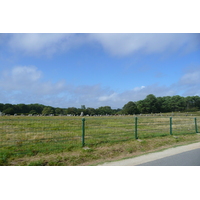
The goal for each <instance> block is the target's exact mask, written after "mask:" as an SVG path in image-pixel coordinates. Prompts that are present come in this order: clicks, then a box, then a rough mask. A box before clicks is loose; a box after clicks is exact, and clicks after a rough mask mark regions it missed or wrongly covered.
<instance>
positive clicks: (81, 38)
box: [0, 33, 200, 109]
mask: <svg viewBox="0 0 200 200" xmlns="http://www.w3.org/2000/svg"><path fill="white" fill-rule="evenodd" d="M148 94H154V95H155V96H156V97H160V96H173V95H181V96H194V95H200V34H198V33H186V34H184V33H171V34H170V33H143V34H140V33H127V34H126V33H99V34H98V33H83V34H81V33H41V34H39V33H9V34H6V33H1V34H0V102H1V103H12V104H19V103H25V104H30V103H40V104H44V105H50V106H53V107H61V108H68V107H77V108H80V107H81V105H85V106H86V107H92V108H98V107H100V106H111V108H113V109H116V108H122V107H123V106H124V105H125V104H126V103H128V102H129V101H138V100H142V99H144V98H145V97H146V96H147V95H148Z"/></svg>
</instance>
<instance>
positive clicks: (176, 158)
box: [138, 148, 200, 166]
mask: <svg viewBox="0 0 200 200" xmlns="http://www.w3.org/2000/svg"><path fill="white" fill-rule="evenodd" d="M138 166H200V148H199V149H195V150H191V151H186V152H184V153H179V154H176V155H173V156H167V157H165V158H161V159H158V160H155V161H151V162H146V163H143V164H140V165H138Z"/></svg>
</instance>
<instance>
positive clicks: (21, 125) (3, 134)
mask: <svg viewBox="0 0 200 200" xmlns="http://www.w3.org/2000/svg"><path fill="white" fill-rule="evenodd" d="M199 120H200V118H198V117H196V118H194V117H192V116H177V117H173V118H172V117H166V116H164V117H161V116H155V117H152V116H148V117H147V116H139V117H137V116H104V117H85V118H83V119H82V118H81V117H66V116H65V117H58V116H55V117H28V116H27V117H14V116H10V117H7V116H3V117H0V154H1V155H3V154H5V153H9V154H14V155H18V156H23V155H36V154H38V153H43V154H49V153H52V152H54V153H55V152H63V151H70V150H71V149H72V148H74V147H80V146H85V145H88V146H89V145H98V144H101V143H110V144H112V143H113V142H119V141H128V140H133V139H143V138H151V137H162V136H167V135H179V134H191V133H197V132H198V130H200V129H199V128H200V127H199V125H198V121H199Z"/></svg>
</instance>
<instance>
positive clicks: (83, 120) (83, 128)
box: [82, 118, 85, 147]
mask: <svg viewBox="0 0 200 200" xmlns="http://www.w3.org/2000/svg"><path fill="white" fill-rule="evenodd" d="M84 146H85V118H82V147H84Z"/></svg>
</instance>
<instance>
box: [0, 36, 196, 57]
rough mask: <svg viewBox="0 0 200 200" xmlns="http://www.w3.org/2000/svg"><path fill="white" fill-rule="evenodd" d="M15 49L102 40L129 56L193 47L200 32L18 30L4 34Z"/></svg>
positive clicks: (50, 49)
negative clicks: (23, 31) (52, 31)
mask: <svg viewBox="0 0 200 200" xmlns="http://www.w3.org/2000/svg"><path fill="white" fill-rule="evenodd" d="M1 38H4V40H5V41H7V44H8V46H9V47H10V48H11V49H12V50H13V51H17V52H18V51H19V52H22V53H24V54H28V55H48V56H49V55H50V56H51V55H53V54H55V53H57V52H63V51H66V50H69V49H71V48H75V47H79V46H81V45H82V44H88V45H91V44H94V43H95V44H96V43H97V44H99V45H101V46H102V47H103V48H104V49H105V51H106V52H109V53H110V54H111V55H114V56H116V55H117V56H126V55H130V54H134V53H136V52H142V53H147V54H152V53H162V52H166V51H169V52H173V51H176V50H179V49H181V51H183V52H184V51H192V50H195V49H196V48H197V47H198V46H199V45H200V34H164V33H155V34H153V33H143V34H139V33H99V34H97V33H91V34H73V33H42V34H41V33H40V34H39V33H23V34H22V33H15V34H9V36H7V35H6V36H5V35H4V34H3V35H2V36H1V37H0V41H1Z"/></svg>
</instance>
